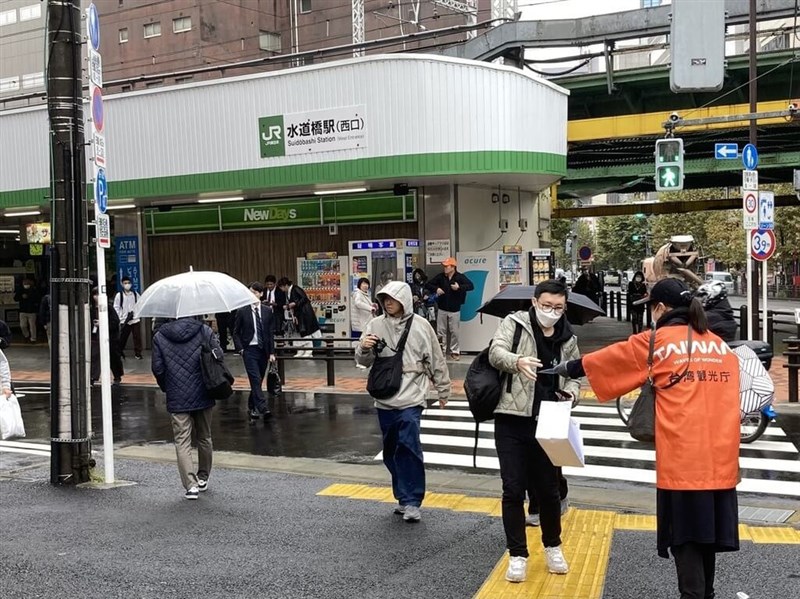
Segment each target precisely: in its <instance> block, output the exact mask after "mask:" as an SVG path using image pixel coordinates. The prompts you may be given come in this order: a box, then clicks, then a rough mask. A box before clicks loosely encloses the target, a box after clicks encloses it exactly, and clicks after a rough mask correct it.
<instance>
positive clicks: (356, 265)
mask: <svg viewBox="0 0 800 599" xmlns="http://www.w3.org/2000/svg"><path fill="white" fill-rule="evenodd" d="M349 247H350V286H349V288H350V290H351V291H354V290H355V288H356V283H358V280H359V279H360V278H362V277H366V278H367V279H369V282H370V288H371V289H372V291H373V292H374V291H375V289H376V287H378V285H380V283H381V275H382V274H384V273H389V274H391V277H392V279H393V280H395V281H405V282H407V283H410V282H411V273H413V272H414V269H415V268H418V267H419V264H420V256H419V239H374V240H365V241H351V242H350V244H349Z"/></svg>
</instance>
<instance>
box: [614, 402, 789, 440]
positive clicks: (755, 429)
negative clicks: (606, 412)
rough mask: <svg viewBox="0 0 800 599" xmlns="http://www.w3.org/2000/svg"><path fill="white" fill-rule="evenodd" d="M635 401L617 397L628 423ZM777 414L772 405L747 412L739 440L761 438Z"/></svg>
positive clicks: (622, 416)
mask: <svg viewBox="0 0 800 599" xmlns="http://www.w3.org/2000/svg"><path fill="white" fill-rule="evenodd" d="M635 403H636V397H632V396H629V395H623V396H622V397H618V398H617V413H618V414H619V418H620V420H622V422H624V423H625V424H626V425H627V424H628V419H629V418H630V414H631V410H632V409H633V404H635ZM776 416H777V413H776V412H775V410H774V409H773V408H772V405H767V406H765V407H763V408H762V409H761V410H759V411H758V412H752V413H750V414H745V416H744V418H742V420H741V423H740V425H739V442H740V443H745V444H747V443H752V442H753V441H756V440H757V439H759V438H760V437H761V435H763V434H764V432H765V431H766V430H767V427H768V426H769V423H770V422H772V421H773V420H774V419H775V417H776Z"/></svg>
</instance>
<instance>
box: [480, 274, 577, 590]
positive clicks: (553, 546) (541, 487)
mask: <svg viewBox="0 0 800 599" xmlns="http://www.w3.org/2000/svg"><path fill="white" fill-rule="evenodd" d="M567 293H568V292H567V288H566V286H565V285H564V284H563V283H560V282H559V281H556V280H552V279H551V280H548V281H543V282H541V283H539V284H538V285H537V286H536V288H535V290H534V297H533V301H532V303H533V306H532V307H531V308H530V310H526V311H519V312H515V313H513V314H510V315H509V316H506V317H505V318H504V319H503V322H502V323H501V324H500V326H499V327H498V329H497V332H496V333H495V335H494V338H493V340H492V344H491V346H490V348H489V362H490V363H491V365H492V366H494V367H495V368H496V369H497V370H499V371H500V372H505V373H509V374H510V376H511V381H510V385H503V386H502V394H501V395H500V399H499V402H498V405H497V408H496V409H495V410H494V416H495V419H494V422H495V425H494V430H495V433H494V435H495V445H496V447H497V456H498V458H499V461H500V476H501V478H502V480H503V502H502V511H503V528H504V529H505V533H506V545H507V547H508V551H509V565H508V570H507V571H506V580H508V581H510V582H523V581H524V580H525V578H526V576H527V562H528V543H527V538H526V533H525V508H524V501H525V492H526V490H527V489H528V485H529V482H530V483H531V484H532V486H533V488H534V490H535V494H536V498H537V499H538V502H539V513H540V521H541V527H542V543H543V545H544V554H545V560H546V562H547V568H548V570H549V571H550V572H551V573H553V574H566V573H567V572H568V571H569V566H568V565H567V562H566V560H565V559H564V554H563V553H562V551H561V506H560V504H561V497H560V495H559V476H558V468H556V466H554V465H553V463H552V462H551V461H550V458H548V456H547V454H546V453H545V452H544V450H543V449H542V447H541V445H539V442H538V441H537V440H536V421H537V418H538V414H539V407H540V405H541V402H543V401H574V400H575V399H576V398H577V397H578V392H579V390H580V382H579V381H578V380H575V379H568V378H564V377H559V376H557V375H547V374H537V370H539V369H542V368H550V367H551V366H554V365H556V364H558V363H560V362H561V361H563V360H572V359H577V358H578V357H580V352H579V351H578V342H577V338H576V337H575V335H574V333H573V331H572V327H571V326H570V324H569V322H568V321H567V317H566V310H567ZM570 356H574V357H570ZM543 365H544V366H543Z"/></svg>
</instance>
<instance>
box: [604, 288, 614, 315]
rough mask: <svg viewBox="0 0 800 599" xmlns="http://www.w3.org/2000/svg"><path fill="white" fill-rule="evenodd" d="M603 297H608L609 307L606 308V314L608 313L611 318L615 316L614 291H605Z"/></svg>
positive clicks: (607, 303)
mask: <svg viewBox="0 0 800 599" xmlns="http://www.w3.org/2000/svg"><path fill="white" fill-rule="evenodd" d="M603 297H605V298H607V300H606V306H608V308H607V309H606V314H608V317H609V318H614V293H613V292H612V293H608V294H606V292H603Z"/></svg>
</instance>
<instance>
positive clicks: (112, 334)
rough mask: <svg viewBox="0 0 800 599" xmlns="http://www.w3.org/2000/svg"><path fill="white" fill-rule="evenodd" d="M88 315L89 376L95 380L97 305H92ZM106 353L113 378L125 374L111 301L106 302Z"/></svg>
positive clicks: (98, 332) (115, 317)
mask: <svg viewBox="0 0 800 599" xmlns="http://www.w3.org/2000/svg"><path fill="white" fill-rule="evenodd" d="M89 316H90V317H91V319H92V334H91V336H90V341H91V343H90V348H91V371H90V376H91V378H92V380H93V381H96V380H99V379H100V327H99V325H97V324H95V323H96V321H97V319H98V318H99V312H98V310H97V306H94V305H93V306H92V308H91V310H90V311H89ZM108 355H109V359H110V361H111V362H110V366H111V374H112V375H114V378H115V379H121V378H122V376H123V375H124V374H125V368H124V366H123V365H122V351H121V350H120V347H119V316H117V311H116V310H114V306H112V305H111V302H109V303H108Z"/></svg>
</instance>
